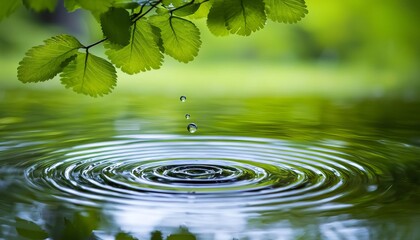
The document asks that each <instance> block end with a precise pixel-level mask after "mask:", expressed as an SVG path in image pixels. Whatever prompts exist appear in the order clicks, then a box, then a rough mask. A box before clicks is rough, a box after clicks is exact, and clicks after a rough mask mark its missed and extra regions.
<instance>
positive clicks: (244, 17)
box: [0, 0, 307, 97]
mask: <svg viewBox="0 0 420 240" xmlns="http://www.w3.org/2000/svg"><path fill="white" fill-rule="evenodd" d="M22 1H23V3H24V4H25V6H26V7H28V8H30V9H33V10H35V11H43V10H49V11H53V10H54V9H55V7H56V4H57V0H22ZM19 5H20V1H17V0H11V1H3V2H2V3H0V19H1V18H4V17H5V16H7V15H9V14H10V13H11V12H13V11H14V10H15V9H16V8H17V7H18V6H19ZM64 6H65V7H66V9H67V10H68V11H69V12H71V11H75V10H77V9H79V8H82V9H84V10H87V11H90V12H91V13H92V14H93V15H94V16H95V17H96V19H98V20H99V22H100V25H101V28H102V32H103V34H104V39H102V40H99V41H98V42H96V43H93V44H91V45H88V46H84V45H82V44H81V43H80V42H79V41H78V40H77V39H76V38H74V37H72V36H69V35H60V36H57V37H53V38H51V39H48V40H46V41H45V44H44V45H42V46H38V47H34V48H32V49H30V50H29V51H28V52H27V53H26V56H25V57H24V59H23V60H22V61H21V62H20V65H19V68H18V79H19V80H20V81H22V82H25V83H26V82H41V81H46V80H48V79H51V78H53V77H54V76H56V75H57V74H58V73H60V72H63V73H62V74H61V75H60V76H61V82H62V83H63V84H64V85H65V86H66V87H67V88H71V89H73V90H74V91H75V92H78V93H83V94H86V95H90V96H94V97H95V96H102V95H104V94H107V93H109V92H111V90H112V89H113V87H114V86H115V84H116V74H115V69H114V66H113V64H114V65H115V66H116V67H118V68H121V70H122V71H123V72H125V73H128V74H135V73H139V72H142V71H148V70H152V69H158V68H160V66H161V65H162V61H163V54H167V55H169V56H171V57H173V58H174V59H176V60H178V61H180V62H184V63H187V62H190V61H192V60H193V59H194V58H195V57H196V56H197V55H198V52H199V49H200V46H201V40H200V31H199V29H198V28H197V27H196V25H195V24H194V23H193V22H192V21H191V20H193V19H199V18H206V17H207V26H208V28H209V30H210V31H211V32H212V33H213V34H214V35H216V36H226V35H229V34H237V35H241V36H248V35H250V34H251V33H253V32H255V31H258V30H260V29H262V28H264V26H265V24H266V21H267V19H270V20H272V21H275V22H284V23H294V22H297V21H299V20H300V19H302V18H303V17H304V16H305V15H306V14H307V10H306V5H305V1H304V0H142V1H136V0H65V1H64ZM129 12H130V13H129ZM103 42H104V43H105V48H106V52H105V53H106V55H107V57H108V58H109V60H110V61H111V62H112V64H111V63H109V62H108V61H106V60H105V59H102V58H99V57H97V56H94V55H92V54H90V53H89V49H90V48H91V47H94V46H96V45H98V44H99V43H103ZM80 51H85V53H83V52H80Z"/></svg>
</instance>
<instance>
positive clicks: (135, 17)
mask: <svg viewBox="0 0 420 240" xmlns="http://www.w3.org/2000/svg"><path fill="white" fill-rule="evenodd" d="M192 1H194V0H192ZM161 2H162V0H159V1H156V3H154V4H153V5H152V6H151V7H150V8H149V9H147V11H146V12H145V13H143V14H142V12H143V8H144V7H145V6H146V4H143V5H142V6H141V8H140V12H139V13H138V14H135V15H133V17H132V22H131V25H133V24H135V23H136V22H137V21H138V20H140V19H141V18H142V17H144V16H146V15H147V14H148V13H149V12H150V11H152V10H153V9H154V8H155V7H156V6H157V5H159V4H160V3H161ZM106 40H108V38H104V39H101V40H99V41H97V42H95V43H92V44H90V45H88V46H83V47H81V48H84V49H86V53H88V50H89V48H91V47H94V46H96V45H98V44H101V43H103V42H105V41H106Z"/></svg>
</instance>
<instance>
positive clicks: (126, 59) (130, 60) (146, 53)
mask: <svg viewBox="0 0 420 240" xmlns="http://www.w3.org/2000/svg"><path fill="white" fill-rule="evenodd" d="M131 31H132V33H131V39H130V44H129V45H127V46H125V47H123V48H119V47H118V46H115V45H112V44H106V45H105V46H106V48H108V50H107V51H106V52H105V53H106V54H107V56H108V58H109V59H110V60H111V62H112V63H113V64H115V66H117V67H119V68H121V70H122V71H123V72H125V73H128V74H135V73H138V72H141V71H147V70H151V69H158V68H160V66H161V65H162V61H163V55H162V53H161V52H160V49H159V46H158V44H159V42H158V41H159V39H158V38H157V36H156V35H155V34H154V31H153V28H152V26H151V25H150V24H149V23H148V22H146V21H145V20H143V19H141V20H139V21H137V22H136V23H135V24H134V26H133V28H132V30H131Z"/></svg>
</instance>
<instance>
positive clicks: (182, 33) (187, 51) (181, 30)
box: [150, 15, 201, 63]
mask: <svg viewBox="0 0 420 240" xmlns="http://www.w3.org/2000/svg"><path fill="white" fill-rule="evenodd" d="M150 23H151V24H153V25H154V26H156V27H157V28H159V29H160V31H161V38H162V42H163V48H164V50H165V53H166V54H168V55H169V56H171V57H173V58H175V59H176V60H178V61H180V62H185V63H187V62H189V61H191V60H193V59H194V57H196V56H197V55H198V50H199V49H200V46H201V40H200V31H199V30H198V28H197V27H196V26H195V25H194V23H192V22H190V21H188V20H185V19H183V18H179V17H170V15H155V16H152V17H151V18H150Z"/></svg>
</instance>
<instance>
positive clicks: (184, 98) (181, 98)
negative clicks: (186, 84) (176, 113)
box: [179, 96, 187, 102]
mask: <svg viewBox="0 0 420 240" xmlns="http://www.w3.org/2000/svg"><path fill="white" fill-rule="evenodd" d="M179 100H181V102H185V100H187V97H186V96H181V97H180V98H179Z"/></svg>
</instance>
